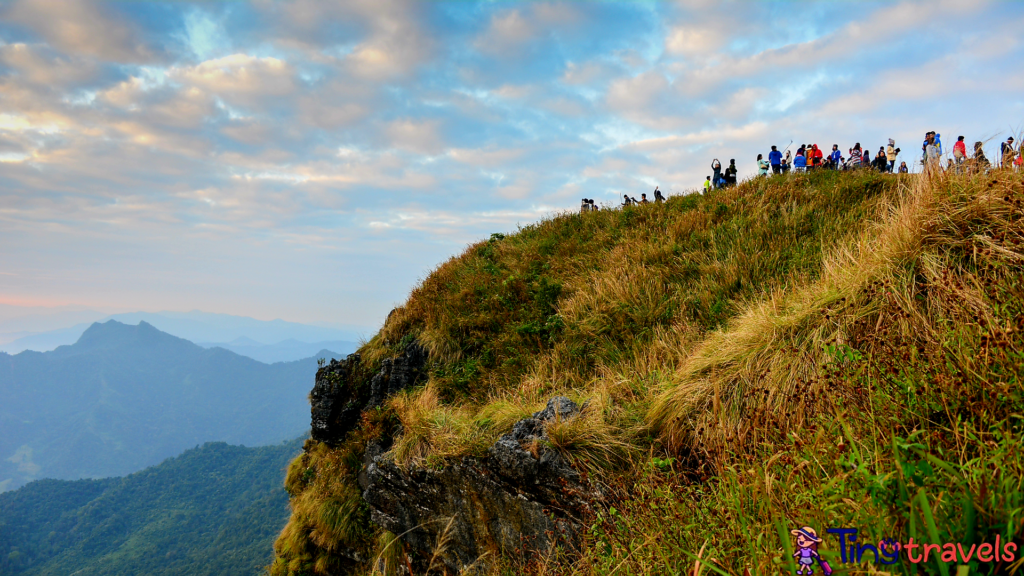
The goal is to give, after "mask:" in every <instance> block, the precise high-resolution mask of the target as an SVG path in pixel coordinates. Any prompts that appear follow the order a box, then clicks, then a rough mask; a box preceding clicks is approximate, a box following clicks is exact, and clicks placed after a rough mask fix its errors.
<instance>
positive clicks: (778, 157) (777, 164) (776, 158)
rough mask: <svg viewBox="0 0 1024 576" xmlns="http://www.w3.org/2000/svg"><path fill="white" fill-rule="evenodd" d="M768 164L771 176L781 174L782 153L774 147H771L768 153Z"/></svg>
mask: <svg viewBox="0 0 1024 576" xmlns="http://www.w3.org/2000/svg"><path fill="white" fill-rule="evenodd" d="M768 163H769V164H771V165H772V173H773V174H782V152H779V149H778V148H777V147H775V146H772V151H771V152H769V153H768Z"/></svg>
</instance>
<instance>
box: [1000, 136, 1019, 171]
mask: <svg viewBox="0 0 1024 576" xmlns="http://www.w3.org/2000/svg"><path fill="white" fill-rule="evenodd" d="M1014 156H1016V154H1014V150H1013V136H1010V137H1009V138H1007V139H1006V142H1003V143H1001V144H1000V145H999V157H1000V165H1001V166H1002V167H1003V168H1011V167H1012V166H1013V159H1014Z"/></svg>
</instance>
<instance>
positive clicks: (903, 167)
mask: <svg viewBox="0 0 1024 576" xmlns="http://www.w3.org/2000/svg"><path fill="white" fill-rule="evenodd" d="M899 172H900V174H909V173H910V169H909V168H907V163H906V162H900V168H899Z"/></svg>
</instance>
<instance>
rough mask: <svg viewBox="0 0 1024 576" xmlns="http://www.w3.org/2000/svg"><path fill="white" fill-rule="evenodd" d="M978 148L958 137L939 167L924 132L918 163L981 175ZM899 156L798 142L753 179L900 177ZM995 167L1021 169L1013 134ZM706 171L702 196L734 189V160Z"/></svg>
mask: <svg viewBox="0 0 1024 576" xmlns="http://www.w3.org/2000/svg"><path fill="white" fill-rule="evenodd" d="M791 145H792V144H791ZM983 148H984V143H983V142H980V141H979V142H975V143H974V148H973V153H972V154H970V155H968V152H967V144H966V143H965V142H964V136H959V137H957V140H956V143H954V144H953V153H952V157H950V158H949V159H948V161H947V163H946V166H944V167H943V166H942V157H943V148H942V136H941V135H940V134H939V133H938V132H935V131H929V132H927V133H925V136H924V141H923V142H922V143H921V160H920V164H921V166H922V167H923V170H924V171H929V170H942V169H945V170H951V171H955V172H965V171H971V172H987V171H988V170H990V169H992V163H991V162H990V161H989V160H988V158H987V157H986V156H985V151H984V149H983ZM899 154H900V149H899V148H897V147H896V142H895V141H894V140H893V139H892V138H889V144H888V145H887V146H879V147H878V152H877V153H876V154H875V155H874V156H872V155H871V151H870V150H868V149H867V148H862V147H861V145H860V142H857V143H856V144H854V145H853V147H852V148H850V149H848V151H847V155H846V156H843V153H842V151H841V150H839V145H838V144H833V145H832V150H831V151H830V152H829V153H828V154H825V153H824V152H823V151H822V149H821V148H819V147H818V145H817V144H802V145H800V146H799V147H798V148H797V149H796V154H792V153H791V152H790V150H789V146H787V147H786V150H784V151H780V150H779V149H778V147H777V146H772V149H771V151H770V152H769V153H768V158H767V159H765V158H764V155H763V154H758V155H757V175H758V176H759V177H760V176H768V175H769V174H773V175H774V174H787V173H789V172H790V171H793V172H807V171H810V170H856V169H860V168H864V169H871V170H878V171H879V172H882V173H888V174H892V173H898V174H906V173H908V172H909V171H910V170H909V168H908V167H907V163H906V161H901V162H900V165H899V166H896V161H897V158H898V156H899ZM998 166H999V167H1002V168H1010V169H1014V170H1020V169H1021V168H1022V166H1024V144H1017V145H1015V144H1014V139H1013V136H1010V137H1009V138H1007V139H1006V141H1004V142H1000V144H999V160H998ZM711 172H712V174H711V175H710V176H708V177H707V178H706V179H705V180H704V183H703V191H704V193H708V192H710V191H711V190H713V189H719V188H725V187H728V186H734V185H736V183H737V181H736V179H737V174H738V172H739V170H738V169H737V168H736V160H735V159H731V160H729V165H728V166H727V167H726V168H725V169H724V170H723V169H722V163H721V162H720V161H719V160H718V158H715V159H714V160H712V161H711ZM622 198H623V201H622V206H633V205H635V204H649V203H650V200H648V199H647V194H641V195H640V199H639V200H637V199H636V198H634V197H632V196H630V195H629V194H623V196H622ZM664 200H665V196H664V195H663V194H662V192H661V190H659V188H658V187H657V186H655V188H654V201H655V202H662V201H664ZM597 210H598V206H597V204H595V203H594V200H593V199H592V198H584V199H583V201H582V203H581V205H580V212H591V211H597Z"/></svg>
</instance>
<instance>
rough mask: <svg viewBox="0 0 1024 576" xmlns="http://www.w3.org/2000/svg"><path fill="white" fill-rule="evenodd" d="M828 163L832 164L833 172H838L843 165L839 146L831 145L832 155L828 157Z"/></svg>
mask: <svg viewBox="0 0 1024 576" xmlns="http://www.w3.org/2000/svg"><path fill="white" fill-rule="evenodd" d="M828 161H829V162H830V163H831V164H832V169H833V170H838V169H839V165H840V164H842V163H843V153H842V152H840V151H839V144H833V145H832V153H831V154H829V155H828Z"/></svg>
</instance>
